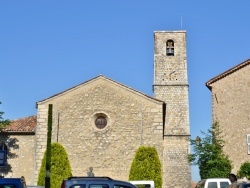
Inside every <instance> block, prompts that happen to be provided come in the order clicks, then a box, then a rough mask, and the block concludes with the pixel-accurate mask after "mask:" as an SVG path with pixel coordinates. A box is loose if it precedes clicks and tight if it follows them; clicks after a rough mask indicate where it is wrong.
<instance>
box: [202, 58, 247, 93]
mask: <svg viewBox="0 0 250 188" xmlns="http://www.w3.org/2000/svg"><path fill="white" fill-rule="evenodd" d="M249 64H250V59H248V60H246V61H243V62H242V63H240V64H238V65H236V66H234V67H233V68H231V69H229V70H227V71H225V72H223V73H222V74H220V75H218V76H216V77H214V78H212V79H210V80H209V81H207V82H206V86H207V87H208V89H210V90H211V89H212V87H211V84H212V83H214V82H217V81H218V80H220V79H222V78H224V77H226V76H228V75H230V74H232V73H234V72H235V71H237V70H239V69H242V68H244V67H245V66H247V65H249Z"/></svg>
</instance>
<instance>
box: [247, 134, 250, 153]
mask: <svg viewBox="0 0 250 188" xmlns="http://www.w3.org/2000/svg"><path fill="white" fill-rule="evenodd" d="M247 154H248V155H250V134H247Z"/></svg>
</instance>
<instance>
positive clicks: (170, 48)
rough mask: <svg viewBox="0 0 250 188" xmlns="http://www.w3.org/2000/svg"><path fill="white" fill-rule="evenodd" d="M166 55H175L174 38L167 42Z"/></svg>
mask: <svg viewBox="0 0 250 188" xmlns="http://www.w3.org/2000/svg"><path fill="white" fill-rule="evenodd" d="M166 55H167V56H174V41H173V40H168V41H167V42H166Z"/></svg>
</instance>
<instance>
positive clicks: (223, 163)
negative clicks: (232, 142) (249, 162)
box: [189, 122, 232, 179]
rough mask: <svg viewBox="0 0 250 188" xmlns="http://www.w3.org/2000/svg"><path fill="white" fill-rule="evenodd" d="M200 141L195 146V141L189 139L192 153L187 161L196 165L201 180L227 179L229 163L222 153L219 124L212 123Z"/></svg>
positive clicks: (222, 142)
mask: <svg viewBox="0 0 250 188" xmlns="http://www.w3.org/2000/svg"><path fill="white" fill-rule="evenodd" d="M201 133H202V134H203V135H205V137H204V138H202V139H201V144H200V145H196V140H192V139H191V145H192V146H193V150H194V153H193V154H190V155H189V161H190V162H191V164H193V165H198V167H199V170H200V177H201V179H205V178H216V177H221V178H223V177H224V178H227V177H228V174H229V173H230V172H231V170H232V165H231V161H230V160H229V158H228V156H227V155H225V154H224V152H223V145H224V143H225V142H224V140H222V131H221V130H220V127H219V123H218V122H214V123H213V124H212V126H211V129H209V130H208V133H205V132H203V131H202V132H201Z"/></svg>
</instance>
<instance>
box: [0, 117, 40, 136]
mask: <svg viewBox="0 0 250 188" xmlns="http://www.w3.org/2000/svg"><path fill="white" fill-rule="evenodd" d="M36 124H37V116H36V115H34V116H29V117H25V118H21V119H16V120H12V121H11V122H10V124H9V125H8V126H7V127H6V128H4V129H3V130H2V131H1V133H6V134H8V133H24V134H25V133H33V134H34V133H35V128H36Z"/></svg>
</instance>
